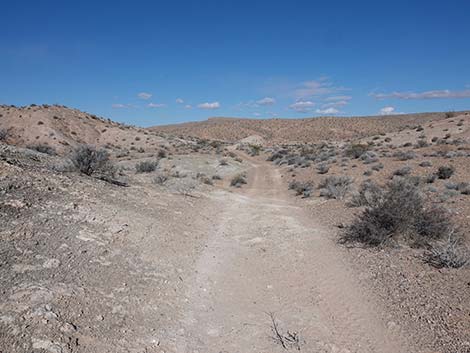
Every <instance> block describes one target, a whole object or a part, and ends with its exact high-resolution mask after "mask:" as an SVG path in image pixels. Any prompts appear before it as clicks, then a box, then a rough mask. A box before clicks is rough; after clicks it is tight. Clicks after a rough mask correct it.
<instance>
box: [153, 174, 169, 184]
mask: <svg viewBox="0 0 470 353" xmlns="http://www.w3.org/2000/svg"><path fill="white" fill-rule="evenodd" d="M167 180H168V176H167V175H165V174H160V175H157V176H156V177H155V178H154V179H153V182H154V183H155V184H157V185H163V184H165V182H166V181H167Z"/></svg>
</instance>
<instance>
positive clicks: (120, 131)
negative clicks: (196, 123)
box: [0, 105, 168, 153]
mask: <svg viewBox="0 0 470 353" xmlns="http://www.w3.org/2000/svg"><path fill="white" fill-rule="evenodd" d="M0 130H2V131H4V133H6V134H7V141H8V142H9V143H10V144H14V145H18V146H21V147H27V146H49V147H51V148H53V149H54V150H55V151H57V152H59V153H61V152H67V151H69V150H70V149H71V148H73V147H74V146H76V145H78V144H92V145H96V146H102V147H108V148H111V149H125V148H127V149H129V148H132V149H150V150H151V149H157V148H159V147H161V146H163V145H168V141H167V139H165V138H164V137H161V136H158V134H157V133H151V132H149V131H146V130H144V129H141V128H137V127H134V126H129V125H124V124H120V123H117V122H114V121H111V120H110V119H105V118H101V117H98V116H96V115H94V114H89V113H86V112H82V111H80V110H78V109H72V108H67V107H64V106H59V105H41V106H37V105H30V106H25V107H15V106H7V105H2V106H0Z"/></svg>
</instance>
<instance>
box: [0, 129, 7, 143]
mask: <svg viewBox="0 0 470 353" xmlns="http://www.w3.org/2000/svg"><path fill="white" fill-rule="evenodd" d="M7 138H8V130H7V129H0V141H5V140H6V139H7Z"/></svg>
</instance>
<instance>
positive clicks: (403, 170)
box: [393, 165, 411, 176]
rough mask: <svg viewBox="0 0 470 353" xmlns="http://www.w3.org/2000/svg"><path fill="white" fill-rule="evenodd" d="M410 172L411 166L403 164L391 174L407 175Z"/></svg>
mask: <svg viewBox="0 0 470 353" xmlns="http://www.w3.org/2000/svg"><path fill="white" fill-rule="evenodd" d="M410 173H411V167H410V166H409V165H407V166H404V167H402V168H400V169H397V170H395V171H394V172H393V175H397V176H405V175H409V174H410Z"/></svg>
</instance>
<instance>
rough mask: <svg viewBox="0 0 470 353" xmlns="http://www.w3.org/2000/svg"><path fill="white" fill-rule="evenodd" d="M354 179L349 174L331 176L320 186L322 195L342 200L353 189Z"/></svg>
mask: <svg viewBox="0 0 470 353" xmlns="http://www.w3.org/2000/svg"><path fill="white" fill-rule="evenodd" d="M351 184H352V179H351V177H349V176H329V177H326V178H325V179H323V180H322V181H321V182H320V184H319V185H318V188H319V189H320V196H323V197H326V198H328V199H337V200H342V199H343V198H344V197H345V196H346V195H347V194H348V192H349V191H350V190H351Z"/></svg>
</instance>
